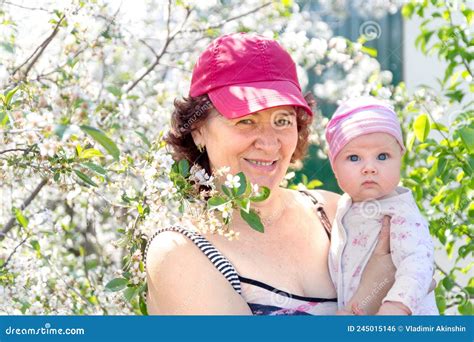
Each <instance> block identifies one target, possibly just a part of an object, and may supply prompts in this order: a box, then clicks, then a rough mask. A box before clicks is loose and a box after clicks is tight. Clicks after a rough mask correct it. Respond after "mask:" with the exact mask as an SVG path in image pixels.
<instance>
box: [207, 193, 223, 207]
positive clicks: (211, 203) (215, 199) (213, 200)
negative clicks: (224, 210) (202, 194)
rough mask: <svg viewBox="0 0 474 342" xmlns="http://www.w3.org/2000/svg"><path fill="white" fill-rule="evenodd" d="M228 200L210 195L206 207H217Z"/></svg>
mask: <svg viewBox="0 0 474 342" xmlns="http://www.w3.org/2000/svg"><path fill="white" fill-rule="evenodd" d="M227 202H228V200H227V199H225V198H223V197H219V196H214V197H211V198H210V199H209V200H208V201H207V207H208V208H209V209H213V208H215V207H218V206H220V205H223V204H225V203H227Z"/></svg>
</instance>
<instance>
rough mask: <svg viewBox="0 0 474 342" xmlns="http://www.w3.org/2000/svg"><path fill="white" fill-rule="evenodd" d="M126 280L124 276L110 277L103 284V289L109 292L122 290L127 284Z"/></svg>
mask: <svg viewBox="0 0 474 342" xmlns="http://www.w3.org/2000/svg"><path fill="white" fill-rule="evenodd" d="M127 283H128V280H127V279H125V278H115V279H112V280H111V281H109V282H108V283H107V285H105V289H106V290H107V291H110V292H117V291H120V290H123V289H124V288H125V287H126V286H127Z"/></svg>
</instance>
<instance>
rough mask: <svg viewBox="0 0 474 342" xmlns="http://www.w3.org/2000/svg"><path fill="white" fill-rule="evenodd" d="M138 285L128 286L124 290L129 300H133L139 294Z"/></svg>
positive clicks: (124, 294)
mask: <svg viewBox="0 0 474 342" xmlns="http://www.w3.org/2000/svg"><path fill="white" fill-rule="evenodd" d="M138 290H139V289H138V288H137V287H127V289H126V290H125V291H124V292H123V296H124V297H125V299H126V300H127V301H128V302H131V301H132V300H133V298H135V296H136V295H137V294H138Z"/></svg>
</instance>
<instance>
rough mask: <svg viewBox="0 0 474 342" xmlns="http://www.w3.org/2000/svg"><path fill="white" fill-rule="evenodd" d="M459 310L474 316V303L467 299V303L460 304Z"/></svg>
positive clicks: (463, 313) (461, 312)
mask: <svg viewBox="0 0 474 342" xmlns="http://www.w3.org/2000/svg"><path fill="white" fill-rule="evenodd" d="M458 311H459V313H460V314H461V315H466V316H472V315H474V305H473V304H472V302H471V301H467V303H465V304H462V305H459V306H458Z"/></svg>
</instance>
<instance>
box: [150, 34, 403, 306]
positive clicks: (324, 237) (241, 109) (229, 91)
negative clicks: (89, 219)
mask: <svg viewBox="0 0 474 342" xmlns="http://www.w3.org/2000/svg"><path fill="white" fill-rule="evenodd" d="M209 100H210V102H209ZM211 104H212V105H211ZM175 107H176V108H175V111H174V113H173V117H172V124H173V127H172V132H171V133H170V135H169V138H168V143H169V144H170V145H171V146H172V147H173V148H174V151H175V158H176V159H183V158H185V159H187V160H188V161H189V162H190V163H197V164H200V165H201V166H202V167H204V168H205V169H206V171H207V172H208V173H211V172H212V170H216V169H219V168H221V167H224V166H227V167H230V172H231V173H232V174H236V173H238V172H244V173H245V175H246V176H247V177H248V179H249V180H250V181H251V182H252V183H254V184H259V185H263V186H266V187H268V188H270V190H271V195H270V197H269V198H268V199H267V200H265V201H263V202H261V203H258V204H256V205H255V208H256V209H257V210H258V212H259V214H260V217H261V218H262V221H263V222H264V224H265V233H263V234H262V233H259V232H256V231H254V230H252V229H251V228H250V227H249V226H248V225H247V224H246V223H245V222H244V221H243V220H242V219H241V218H240V217H238V216H237V215H235V217H233V220H232V229H233V230H234V231H236V232H239V233H240V237H239V239H238V240H236V241H228V240H227V239H225V238H223V237H222V236H217V235H211V236H206V237H203V236H201V235H199V234H197V233H194V232H191V231H189V230H185V229H183V228H180V227H174V228H167V229H161V230H159V231H158V233H157V234H155V235H154V236H153V239H152V240H151V242H150V243H149V248H148V252H147V263H146V266H147V282H148V297H147V301H148V303H147V304H148V312H149V313H150V314H215V315H219V314H225V315H232V314H237V315H241V314H320V315H327V314H336V311H337V302H336V293H335V290H334V286H333V283H332V281H331V278H330V276H329V271H328V266H327V256H328V249H329V243H330V240H329V238H330V229H331V227H330V222H332V220H333V218H334V213H335V210H336V205H337V200H338V197H339V195H337V194H334V193H331V192H327V191H322V190H318V191H312V192H307V193H302V192H298V191H294V190H289V189H284V188H280V187H279V184H280V182H281V181H282V180H283V178H284V176H285V174H286V172H287V169H288V167H289V165H290V163H291V162H292V161H295V160H297V159H300V158H302V157H303V156H304V153H305V151H306V147H307V144H308V141H307V139H308V134H309V124H310V122H311V119H312V111H311V108H310V105H309V104H308V103H307V102H306V100H305V99H304V98H303V96H302V94H301V89H300V86H299V83H298V80H297V76H296V67H295V64H294V62H293V60H292V59H291V57H290V56H289V54H288V53H287V52H286V51H285V50H284V49H283V48H281V46H280V45H278V43H276V42H275V41H273V40H270V39H266V38H264V37H260V36H256V35H249V34H243V33H240V34H232V35H227V36H222V37H220V38H218V39H217V40H215V41H214V42H213V43H211V45H210V46H209V47H208V48H207V49H206V50H205V51H204V53H203V54H202V55H201V56H200V58H199V60H198V62H197V63H196V66H195V68H194V71H193V77H192V81H191V89H190V97H189V98H186V99H184V100H183V101H176V102H175ZM384 225H385V227H384V229H383V232H384V237H383V238H382V239H381V240H380V241H379V245H378V247H377V250H376V252H374V255H373V256H372V259H371V262H370V263H369V265H368V266H367V268H366V271H365V272H364V276H363V280H362V283H361V286H360V288H359V291H358V292H357V293H356V295H355V297H354V299H353V300H352V301H351V302H350V304H349V307H348V308H346V311H352V312H354V310H361V309H362V310H364V311H363V312H365V313H375V311H376V309H377V307H378V306H379V305H380V300H381V298H383V296H384V293H386V292H387V289H388V288H389V287H390V284H391V283H392V281H393V275H394V270H393V264H392V263H391V260H390V255H389V254H388V239H387V238H386V236H387V235H388V222H385V223H384ZM374 265H375V266H374ZM366 284H369V286H368V285H366ZM374 288H377V291H372V290H373V289H374ZM375 297H377V298H375ZM361 302H363V304H364V306H363V307H362V308H361V307H360V306H355V305H353V304H354V303H361Z"/></svg>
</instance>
